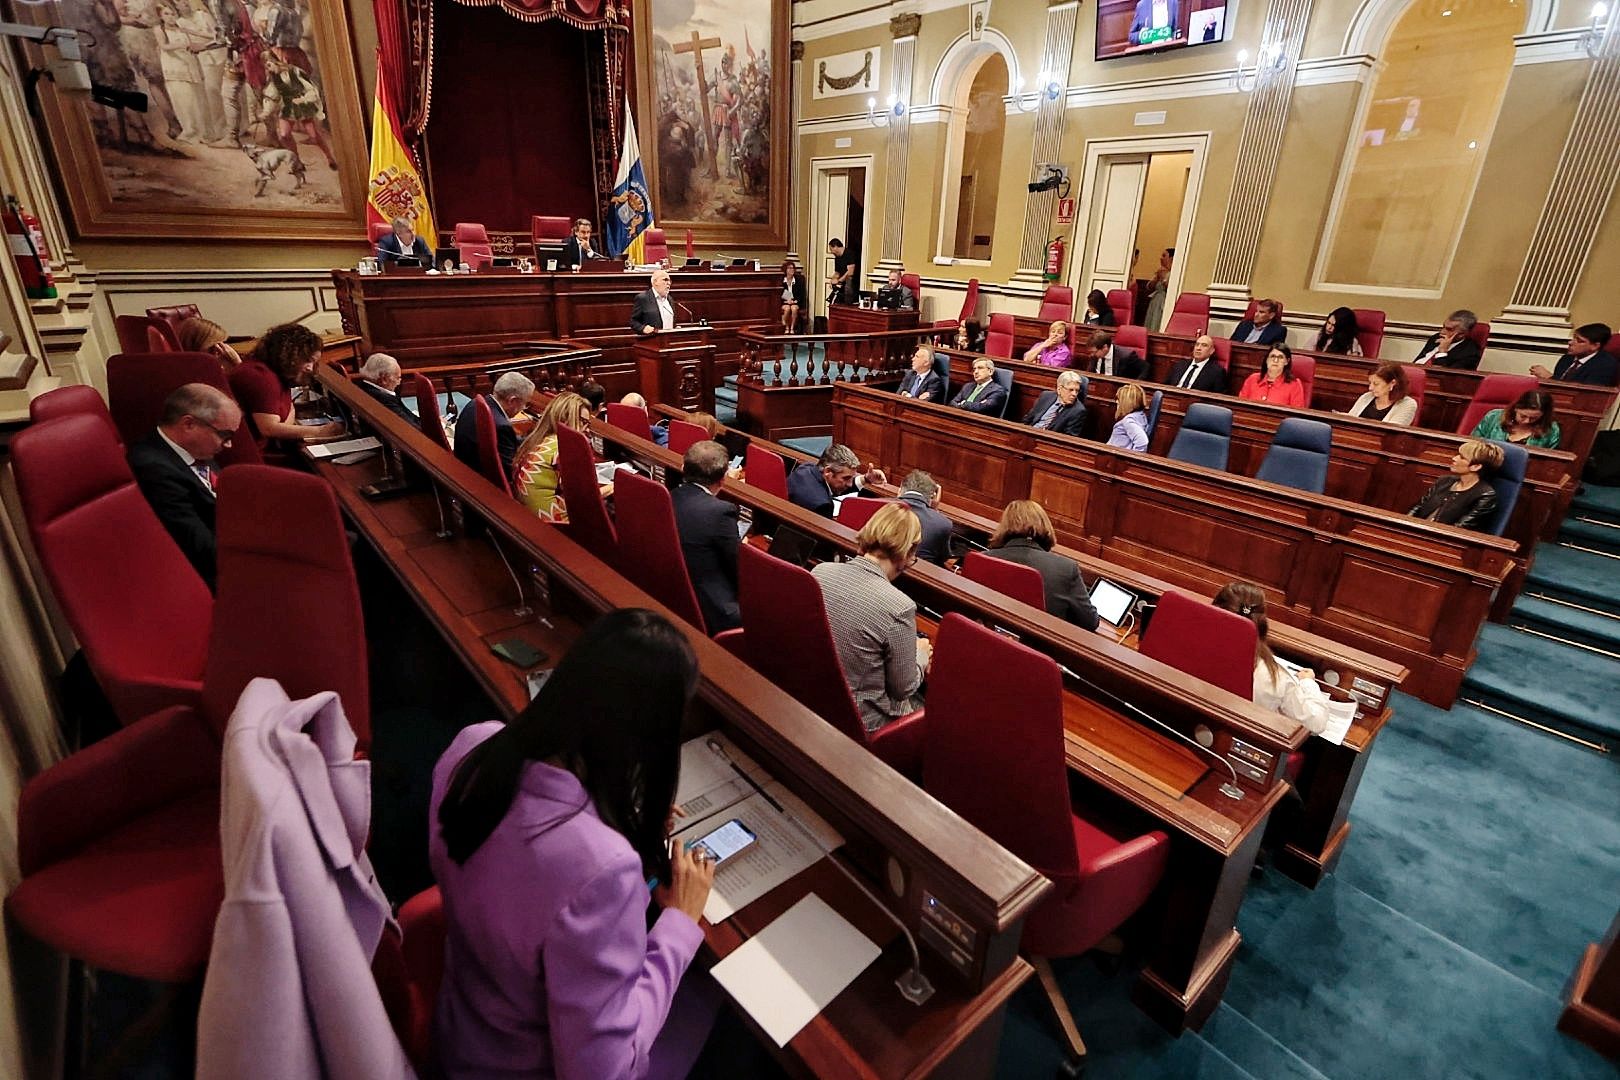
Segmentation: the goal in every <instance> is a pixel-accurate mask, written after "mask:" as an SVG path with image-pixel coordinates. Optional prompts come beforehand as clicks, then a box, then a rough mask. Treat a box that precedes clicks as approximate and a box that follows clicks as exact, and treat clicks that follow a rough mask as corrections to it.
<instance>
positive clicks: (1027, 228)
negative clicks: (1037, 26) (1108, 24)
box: [1013, 0, 1080, 281]
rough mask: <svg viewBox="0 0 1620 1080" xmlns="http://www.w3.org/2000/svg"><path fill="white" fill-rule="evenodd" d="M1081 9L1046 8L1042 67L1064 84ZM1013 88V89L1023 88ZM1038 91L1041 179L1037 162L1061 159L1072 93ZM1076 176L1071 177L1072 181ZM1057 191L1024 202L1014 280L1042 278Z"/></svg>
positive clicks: (1064, 0)
mask: <svg viewBox="0 0 1620 1080" xmlns="http://www.w3.org/2000/svg"><path fill="white" fill-rule="evenodd" d="M1079 12H1080V4H1079V2H1078V0H1058V2H1057V3H1054V4H1050V5H1048V6H1047V9H1046V44H1045V46H1044V47H1043V48H1042V49H1041V66H1040V69H1039V70H1041V71H1044V72H1046V73H1047V76H1048V77H1049V78H1053V79H1056V80H1057V81H1058V84H1059V85H1060V86H1063V87H1065V88H1067V87H1068V85H1069V65H1070V63H1072V62H1073V60H1074V26H1075V20H1076V18H1077V16H1078V15H1079ZM1019 89H1020V88H1019V87H1014V88H1013V93H1015V94H1016V93H1018V92H1019ZM1035 93H1036V94H1037V95H1038V96H1039V99H1040V104H1039V105H1037V106H1036V108H1035V145H1034V150H1033V152H1032V154H1031V156H1030V162H1029V166H1030V168H1029V175H1030V179H1031V180H1035V179H1038V177H1036V175H1035V166H1036V165H1038V164H1039V163H1040V162H1043V161H1049V162H1053V163H1054V164H1055V163H1056V162H1057V161H1058V154H1059V153H1060V152H1061V151H1062V149H1063V116H1064V111H1065V110H1066V109H1067V108H1068V95H1067V94H1066V93H1059V94H1058V96H1057V97H1056V98H1049V97H1048V96H1047V94H1046V87H1045V86H1037V87H1036V88H1035ZM1073 179H1074V177H1073V176H1071V177H1070V180H1071V181H1072V180H1073ZM1056 198H1057V193H1056V192H1054V191H1038V192H1035V193H1034V194H1033V195H1030V196H1029V199H1028V201H1027V202H1026V203H1025V204H1024V240H1023V246H1022V247H1020V248H1019V250H1018V272H1017V273H1016V274H1015V275H1013V277H1014V280H1018V279H1023V280H1033V281H1039V280H1040V278H1041V272H1042V271H1043V270H1044V269H1045V266H1046V242H1047V241H1048V240H1049V239H1051V238H1050V237H1049V236H1047V232H1048V231H1049V230H1050V229H1051V227H1052V202H1053V200H1055V199H1056Z"/></svg>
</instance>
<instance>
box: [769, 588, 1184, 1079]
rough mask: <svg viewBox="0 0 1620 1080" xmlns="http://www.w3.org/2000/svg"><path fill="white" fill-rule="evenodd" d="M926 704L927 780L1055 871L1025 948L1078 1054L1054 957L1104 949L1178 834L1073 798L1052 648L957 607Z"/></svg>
mask: <svg viewBox="0 0 1620 1080" xmlns="http://www.w3.org/2000/svg"><path fill="white" fill-rule="evenodd" d="M749 632H750V634H751V633H752V630H750V631H749ZM928 714H929V732H928V734H929V739H928V749H927V753H926V754H925V755H924V758H923V787H924V789H925V790H926V791H927V792H928V793H929V794H930V795H932V796H933V797H934V798H936V799H938V800H939V801H940V802H942V803H944V804H945V805H946V806H948V807H950V808H951V809H952V810H954V811H956V813H958V814H960V815H961V816H962V817H963V818H964V819H965V820H966V821H967V822H968V823H969V824H972V825H974V826H976V827H977V828H978V829H979V830H980V831H982V832H983V833H985V834H986V835H987V836H989V837H990V838H991V839H992V840H994V841H995V842H997V843H998V844H1001V845H1002V846H1003V847H1005V848H1006V849H1007V850H1008V851H1011V852H1012V853H1013V854H1015V855H1017V856H1018V857H1019V858H1021V859H1023V860H1024V861H1025V862H1027V863H1028V864H1029V865H1030V866H1032V867H1034V868H1035V869H1036V870H1037V871H1039V872H1040V873H1041V874H1043V875H1045V876H1046V877H1047V878H1049V879H1051V881H1052V884H1053V886H1054V888H1053V889H1052V891H1051V892H1049V893H1047V894H1046V897H1045V899H1043V900H1042V901H1041V902H1040V904H1038V905H1037V906H1036V907H1035V908H1034V909H1033V910H1031V911H1030V913H1029V917H1028V918H1027V919H1026V920H1025V922H1024V933H1023V938H1022V940H1021V942H1020V944H1019V951H1020V952H1021V953H1022V954H1023V955H1024V956H1026V957H1028V958H1029V959H1030V960H1031V962H1032V963H1033V964H1034V965H1035V968H1036V970H1037V971H1038V972H1039V974H1040V977H1041V984H1042V986H1043V987H1044V988H1045V990H1046V994H1047V999H1048V1001H1049V1002H1050V1003H1051V1006H1052V1009H1053V1011H1054V1012H1055V1013H1056V1014H1057V1017H1058V1021H1059V1024H1060V1026H1061V1027H1062V1029H1063V1033H1064V1037H1065V1040H1066V1041H1067V1043H1068V1045H1069V1053H1070V1055H1071V1058H1072V1059H1073V1060H1075V1061H1076V1062H1078V1060H1079V1059H1082V1058H1084V1056H1085V1052H1086V1048H1085V1044H1084V1043H1083V1042H1082V1041H1081V1039H1080V1032H1079V1030H1078V1029H1077V1028H1076V1027H1075V1024H1074V1018H1073V1017H1072V1015H1071V1014H1070V1012H1069V1007H1068V1004H1067V1002H1065V1001H1064V999H1063V996H1062V993H1061V991H1060V990H1059V989H1058V984H1057V979H1056V978H1055V977H1054V976H1053V973H1052V968H1051V964H1050V963H1049V960H1050V958H1053V957H1063V956H1076V955H1079V954H1081V953H1084V952H1087V951H1089V950H1090V949H1092V948H1095V947H1096V946H1097V945H1098V944H1099V943H1100V942H1101V941H1102V940H1103V939H1104V938H1105V937H1107V936H1108V935H1109V934H1111V933H1113V932H1114V931H1115V930H1116V929H1118V928H1119V927H1120V926H1121V925H1122V924H1123V923H1124V922H1125V920H1126V919H1128V918H1130V916H1131V915H1132V914H1134V913H1135V912H1136V911H1137V909H1139V908H1140V907H1141V906H1142V905H1143V903H1145V902H1146V901H1147V899H1148V897H1149V896H1151V895H1152V894H1153V891H1154V889H1156V888H1157V887H1158V885H1159V882H1160V881H1161V880H1162V879H1163V877H1164V870H1165V865H1166V863H1167V862H1168V860H1169V855H1170V837H1169V836H1168V835H1167V834H1166V833H1164V832H1162V831H1158V830H1154V831H1151V832H1145V833H1141V832H1139V831H1138V830H1137V829H1135V828H1131V827H1128V826H1126V825H1123V824H1120V823H1116V822H1113V821H1110V820H1108V819H1106V818H1105V817H1103V816H1102V815H1100V814H1094V813H1089V812H1081V811H1078V810H1077V809H1076V808H1075V806H1074V803H1073V800H1072V799H1071V797H1070V794H1069V767H1068V761H1067V757H1066V749H1065V740H1064V733H1063V682H1062V678H1061V676H1060V675H1059V672H1058V666H1057V664H1056V662H1054V661H1053V660H1052V658H1051V657H1048V656H1042V655H1041V654H1040V653H1038V652H1035V651H1034V650H1033V649H1030V648H1027V647H1026V646H1023V645H1020V644H1018V643H1017V642H1014V641H1011V640H1009V639H1007V638H1006V637H1004V636H1003V635H1001V634H997V633H995V632H994V631H993V630H988V629H986V628H985V627H982V626H979V625H978V624H976V623H974V622H972V621H971V620H969V619H967V618H964V617H963V616H962V615H959V614H954V613H953V614H950V615H947V616H945V619H944V622H943V623H941V625H940V628H939V639H938V646H937V648H936V650H935V653H934V664H933V674H932V675H931V676H930V677H929V685H928Z"/></svg>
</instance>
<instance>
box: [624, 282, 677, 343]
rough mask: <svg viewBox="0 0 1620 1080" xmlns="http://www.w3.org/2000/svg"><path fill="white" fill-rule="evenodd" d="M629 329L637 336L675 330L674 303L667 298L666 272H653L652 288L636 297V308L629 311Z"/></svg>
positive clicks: (667, 283)
mask: <svg viewBox="0 0 1620 1080" xmlns="http://www.w3.org/2000/svg"><path fill="white" fill-rule="evenodd" d="M630 329H631V330H633V331H635V332H636V333H638V334H656V333H657V332H658V331H660V330H673V329H675V301H673V300H671V299H670V298H669V271H668V270H654V271H653V275H652V288H650V289H648V290H647V291H646V292H644V293H642V294H640V295H639V296H637V297H636V306H635V307H633V308H631V309H630Z"/></svg>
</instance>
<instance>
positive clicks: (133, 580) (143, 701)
mask: <svg viewBox="0 0 1620 1080" xmlns="http://www.w3.org/2000/svg"><path fill="white" fill-rule="evenodd" d="M11 453H12V459H13V462H14V469H15V472H16V477H17V494H18V501H19V503H20V504H21V506H22V512H23V518H24V520H25V521H26V522H27V524H28V532H29V535H30V536H31V537H32V539H33V542H34V548H35V549H36V551H37V552H38V553H39V560H40V563H41V564H42V566H43V567H44V570H45V577H46V580H47V581H49V582H50V585H51V590H52V592H53V593H55V595H56V600H57V603H58V604H59V605H61V608H62V614H63V615H64V616H65V617H66V619H67V622H68V626H69V627H70V628H71V629H72V631H73V634H74V636H75V637H77V638H78V639H79V644H80V646H81V647H82V648H83V649H84V656H85V660H86V661H87V662H88V663H89V665H90V670H91V671H92V672H93V673H94V674H95V677H96V682H97V683H98V684H100V686H101V689H102V691H103V692H104V693H105V694H106V695H107V700H108V701H109V702H110V703H111V704H112V708H113V711H114V712H115V713H116V714H117V716H118V719H119V721H120V722H121V723H124V724H133V723H134V722H135V721H137V720H139V719H141V718H142V717H143V716H146V715H148V714H150V713H153V712H156V711H157V710H159V709H162V708H166V707H168V706H170V705H176V704H184V703H190V702H195V701H196V700H197V697H198V695H199V694H200V693H201V691H202V676H203V665H204V663H205V661H206V660H207V656H208V620H209V617H210V612H211V610H212V608H213V602H214V601H213V597H212V596H211V595H210V594H209V592H208V586H206V585H204V584H203V581H202V578H200V577H198V576H197V571H196V570H194V569H192V566H191V564H190V563H189V562H187V561H186V557H185V556H184V555H182V554H181V553H180V548H179V547H178V546H176V544H175V542H174V540H173V539H172V538H171V537H170V536H169V534H168V532H166V531H165V530H164V528H163V526H162V524H161V523H159V521H158V519H157V515H156V514H154V513H153V512H152V508H151V506H150V505H148V503H147V501H146V498H145V497H144V496H143V495H142V494H141V492H140V489H139V488H137V487H136V486H135V478H134V476H133V475H131V473H130V471H129V465H128V464H127V463H126V462H125V460H124V450H123V447H121V446H119V445H118V440H117V439H116V438H114V436H113V431H112V429H111V428H110V427H109V426H108V425H107V423H106V422H105V421H104V420H101V419H100V418H98V417H95V416H90V415H79V416H64V417H60V418H58V419H56V420H52V421H50V422H49V423H44V424H38V425H35V426H32V427H28V428H25V429H24V430H22V431H20V432H18V433H17V437H16V438H15V439H14V440H13V441H12V444H11ZM159 627H161V628H162V631H161V632H156V630H155V628H159Z"/></svg>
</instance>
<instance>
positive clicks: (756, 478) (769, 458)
mask: <svg viewBox="0 0 1620 1080" xmlns="http://www.w3.org/2000/svg"><path fill="white" fill-rule="evenodd" d="M743 475H744V476H746V477H747V479H748V483H749V484H750V485H751V486H753V487H757V488H759V490H761V491H766V492H769V493H770V494H772V495H775V496H776V497H777V498H778V499H785V498H787V497H788V490H787V465H786V463H785V462H783V461H782V455H781V454H778V453H777V452H776V451H774V450H767V449H766V448H765V447H763V446H755V445H754V444H753V443H749V444H748V446H747V447H746V448H745V449H744V450H743Z"/></svg>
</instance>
